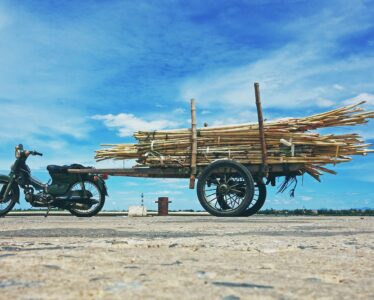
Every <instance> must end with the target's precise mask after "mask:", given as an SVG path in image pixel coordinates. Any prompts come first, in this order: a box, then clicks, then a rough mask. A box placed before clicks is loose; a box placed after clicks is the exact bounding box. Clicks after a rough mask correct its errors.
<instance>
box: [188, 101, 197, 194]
mask: <svg viewBox="0 0 374 300" xmlns="http://www.w3.org/2000/svg"><path fill="white" fill-rule="evenodd" d="M196 156H197V131H196V103H195V99H191V175H190V185H189V187H190V189H194V188H195V178H196Z"/></svg>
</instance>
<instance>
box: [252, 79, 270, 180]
mask: <svg viewBox="0 0 374 300" xmlns="http://www.w3.org/2000/svg"><path fill="white" fill-rule="evenodd" d="M254 86H255V96H256V107H257V117H258V130H259V135H260V144H261V156H262V167H263V174H264V176H265V177H267V175H268V165H267V153H266V152H267V149H266V140H265V132H264V119H263V116H262V106H261V97H260V85H259V84H258V83H257V82H255V84H254Z"/></svg>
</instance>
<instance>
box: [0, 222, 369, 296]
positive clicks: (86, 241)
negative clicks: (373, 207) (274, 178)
mask: <svg viewBox="0 0 374 300" xmlns="http://www.w3.org/2000/svg"><path fill="white" fill-rule="evenodd" d="M373 254H374V218H373V217H318V216H315V217H260V216H255V217H250V218H215V217H210V216H169V217H143V218H128V217H124V216H120V217H111V216H107V217H95V218H90V219H79V218H75V217H71V216H66V217H65V216H50V217H48V218H44V217H40V216H8V217H6V218H1V219H0V270H1V272H0V299H125V298H126V299H140V298H141V299H155V298H156V299H176V298H180V299H223V300H235V299H301V298H303V299H317V298H318V299H369V298H371V299H374V276H373V271H374V260H373V257H374V255H373Z"/></svg>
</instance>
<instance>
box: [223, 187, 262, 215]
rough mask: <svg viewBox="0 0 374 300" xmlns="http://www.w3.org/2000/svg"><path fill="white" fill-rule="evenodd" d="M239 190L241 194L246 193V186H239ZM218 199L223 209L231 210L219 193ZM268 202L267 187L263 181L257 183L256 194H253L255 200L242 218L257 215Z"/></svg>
mask: <svg viewBox="0 0 374 300" xmlns="http://www.w3.org/2000/svg"><path fill="white" fill-rule="evenodd" d="M237 189H238V190H240V191H241V193H244V189H245V187H244V186H238V187H237ZM217 199H218V204H219V205H220V206H221V208H222V209H225V210H227V209H229V208H230V206H229V204H228V203H226V202H225V201H224V199H223V198H222V196H220V195H219V193H218V192H217ZM265 200H266V186H265V184H264V183H263V182H262V181H256V182H255V189H254V194H253V199H252V201H251V202H250V203H249V205H248V207H247V209H246V210H245V211H244V212H243V213H242V214H241V217H249V216H252V215H254V214H255V213H257V212H258V211H259V210H260V209H261V208H262V206H263V205H264V204H265Z"/></svg>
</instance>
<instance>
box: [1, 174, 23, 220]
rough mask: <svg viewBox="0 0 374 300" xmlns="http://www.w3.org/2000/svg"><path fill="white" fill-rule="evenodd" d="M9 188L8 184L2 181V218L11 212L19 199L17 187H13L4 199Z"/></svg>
mask: <svg viewBox="0 0 374 300" xmlns="http://www.w3.org/2000/svg"><path fill="white" fill-rule="evenodd" d="M7 186H8V182H5V181H0V217H2V216H5V215H6V214H7V213H8V212H10V211H11V210H12V209H13V207H14V205H15V204H16V202H17V201H18V198H19V190H18V189H17V188H16V187H15V186H12V188H11V189H10V192H9V193H8V195H7V196H5V197H4V193H5V190H6V188H7ZM3 197H4V199H2V198H3ZM1 199H2V200H1Z"/></svg>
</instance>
